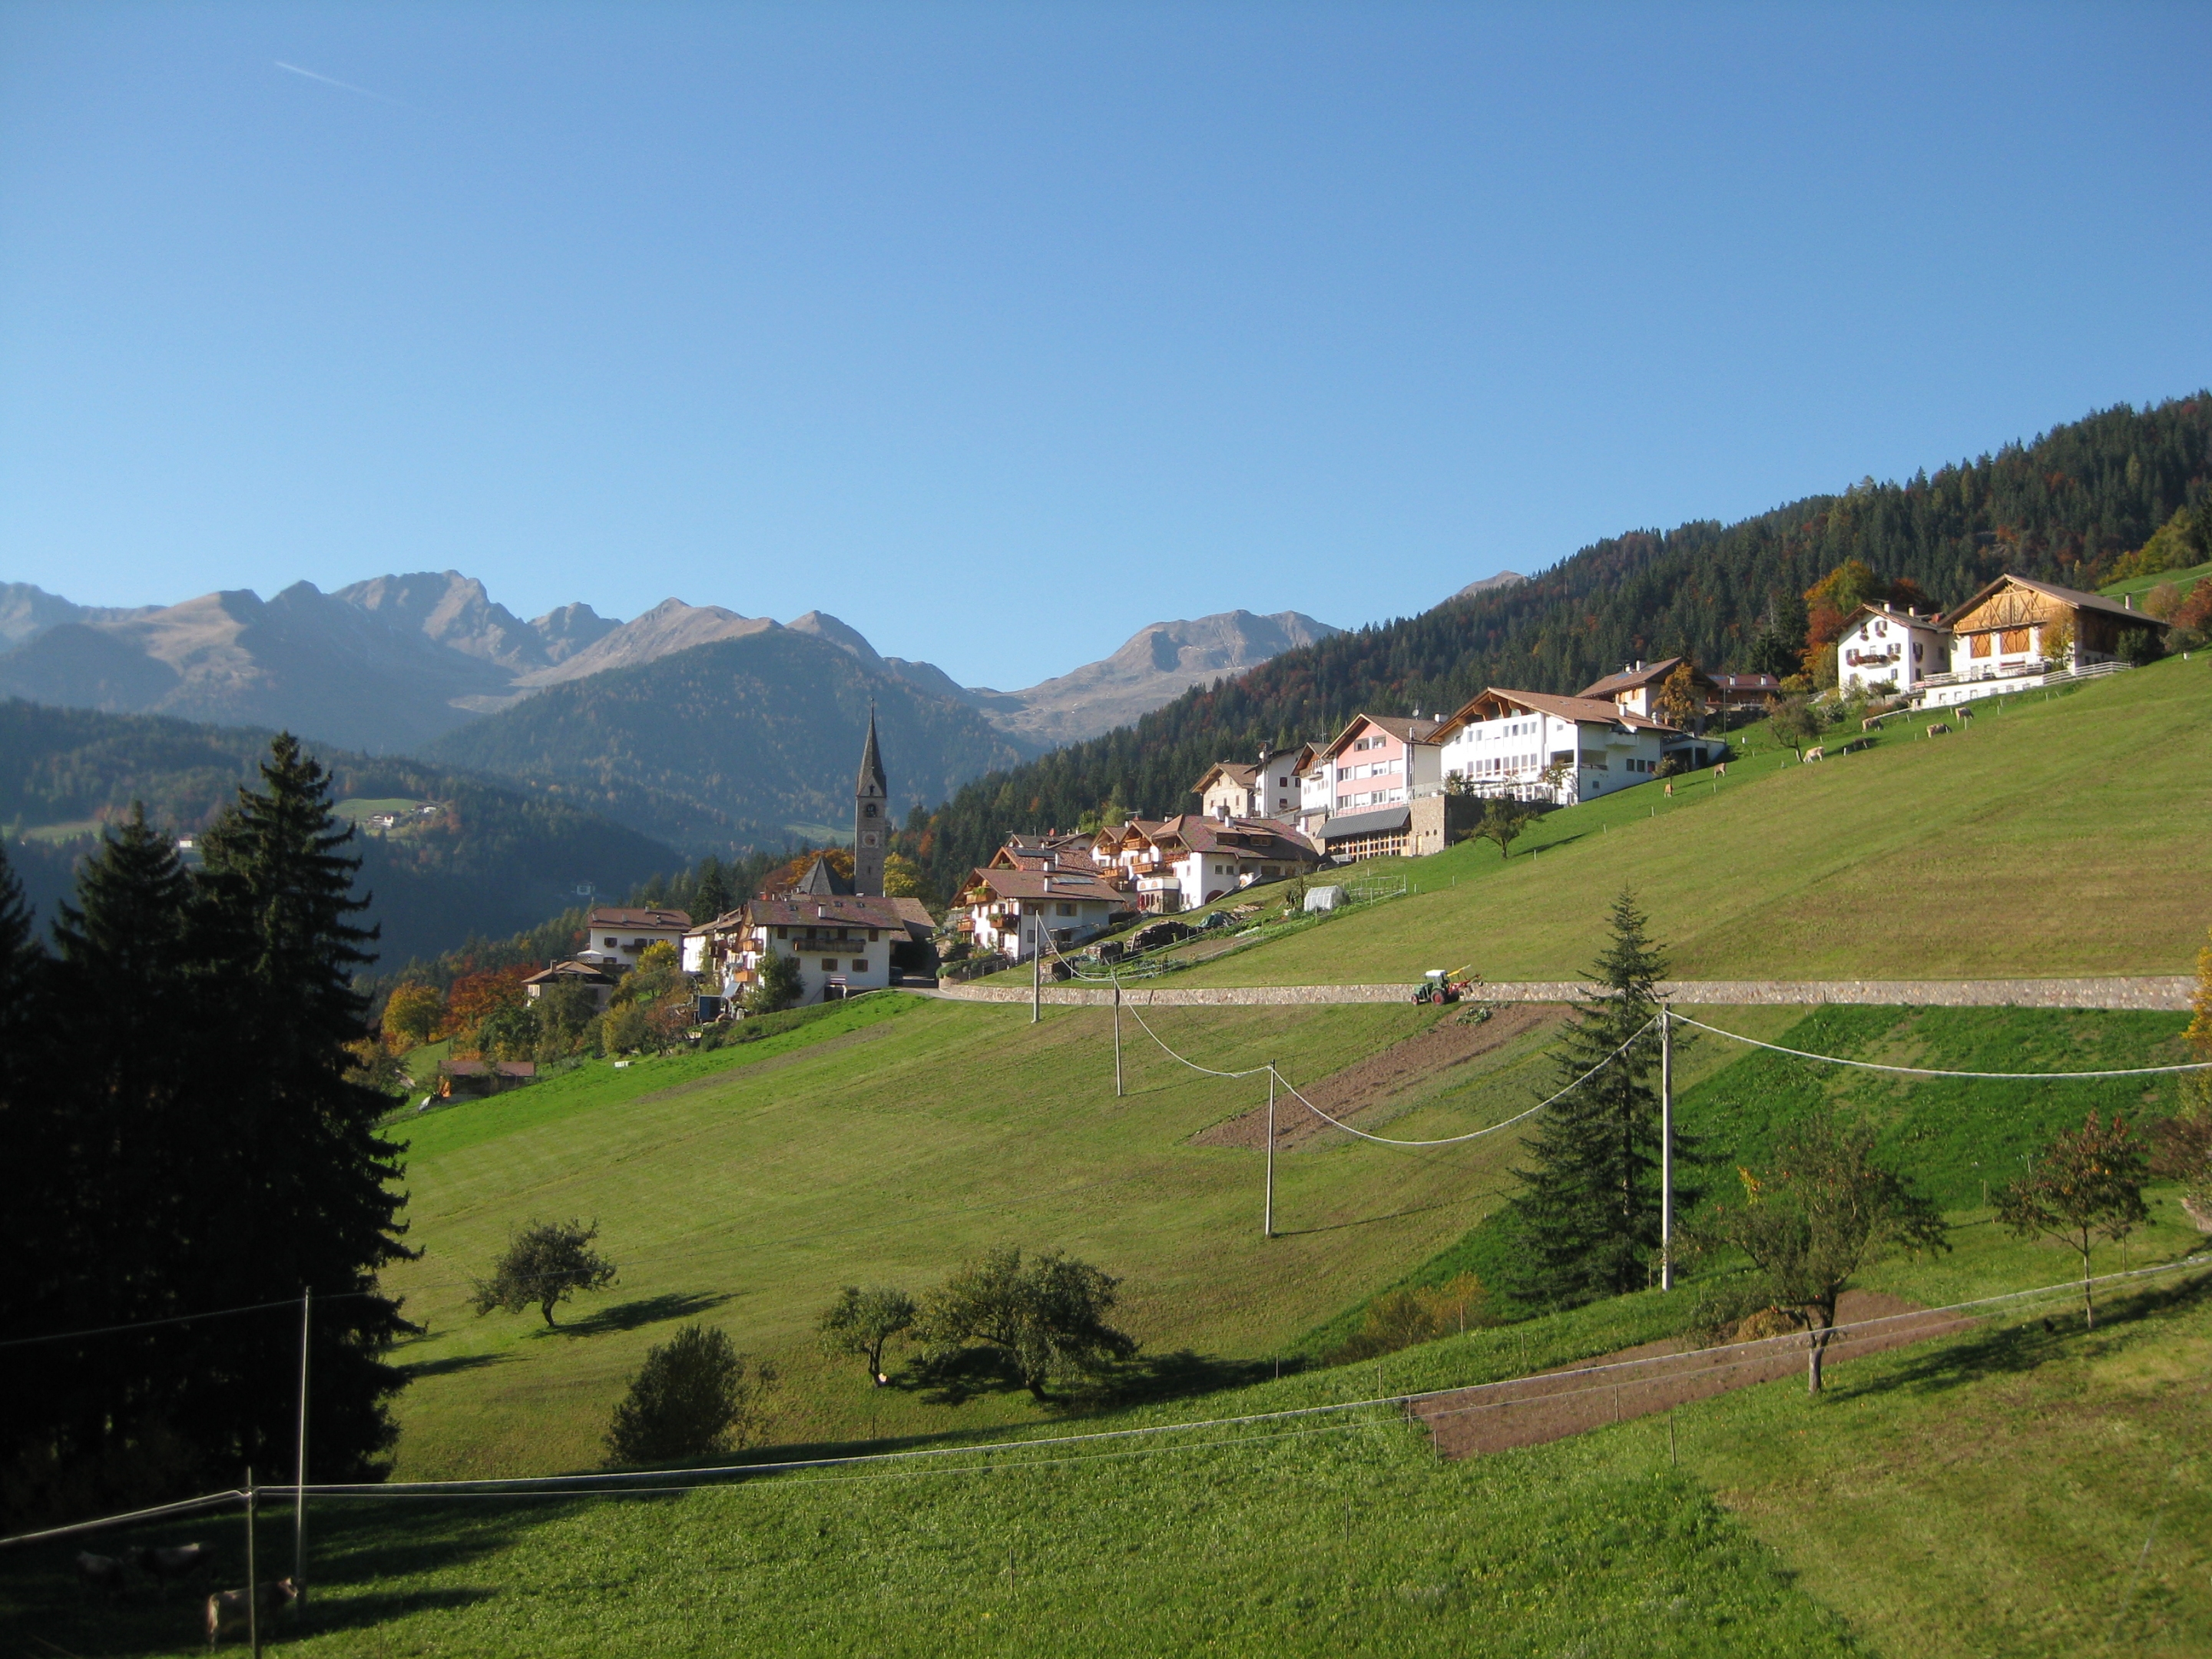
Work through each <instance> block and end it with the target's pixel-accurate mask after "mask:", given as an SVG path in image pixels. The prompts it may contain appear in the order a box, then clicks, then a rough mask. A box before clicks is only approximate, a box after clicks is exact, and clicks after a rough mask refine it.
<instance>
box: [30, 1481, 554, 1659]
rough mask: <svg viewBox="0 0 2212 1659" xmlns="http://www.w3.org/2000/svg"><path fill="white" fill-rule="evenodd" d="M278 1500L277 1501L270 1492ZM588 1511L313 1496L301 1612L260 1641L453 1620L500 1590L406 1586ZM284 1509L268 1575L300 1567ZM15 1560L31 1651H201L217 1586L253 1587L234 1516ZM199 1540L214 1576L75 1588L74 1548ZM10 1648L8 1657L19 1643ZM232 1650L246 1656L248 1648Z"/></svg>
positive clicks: (270, 1532) (44, 1548)
mask: <svg viewBox="0 0 2212 1659" xmlns="http://www.w3.org/2000/svg"><path fill="white" fill-rule="evenodd" d="M270 1496H271V1498H272V1499H273V1498H275V1496H276V1495H275V1494H274V1493H271V1494H270ZM579 1507H580V1505H579V1504H577V1503H576V1501H575V1500H574V1499H562V1500H557V1501H555V1500H545V1499H536V1500H531V1499H518V1500H513V1501H498V1500H495V1501H490V1502H486V1501H483V1500H474V1501H471V1502H467V1503H461V1502H455V1503H438V1502H435V1501H429V1502H419V1503H408V1504H394V1503H388V1502H383V1501H380V1500H376V1499H365V1500H359V1501H347V1500H343V1499H337V1498H315V1499H312V1500H311V1501H310V1503H309V1504H308V1511H307V1583H308V1596H307V1610H306V1613H305V1614H304V1615H303V1616H295V1615H294V1614H291V1613H281V1614H279V1615H277V1617H276V1620H275V1622H274V1624H273V1626H268V1627H264V1632H263V1635H264V1640H268V1639H270V1638H273V1639H274V1641H275V1642H276V1643H278V1644H283V1643H287V1642H290V1641H293V1640H295V1639H297V1638H300V1637H301V1636H307V1635H318V1634H322V1633H325V1632H334V1631H343V1630H362V1629H368V1628H373V1627H374V1626H378V1625H380V1624H383V1623H385V1622H386V1621H388V1620H395V1619H400V1618H404V1617H405V1616H407V1615H409V1614H410V1613H421V1612H424V1611H435V1610H455V1609H459V1608H462V1607H468V1606H471V1605H472V1604H474V1603H476V1602H478V1601H486V1600H489V1599H490V1598H491V1597H493V1596H495V1595H498V1594H500V1593H501V1582H500V1579H499V1578H498V1577H497V1576H495V1575H494V1574H491V1573H489V1572H487V1574H486V1575H485V1577H484V1582H483V1583H475V1584H451V1583H447V1584H438V1585H432V1584H426V1583H411V1584H410V1583H407V1582H406V1581H407V1580H409V1579H410V1578H413V1579H420V1578H422V1577H426V1576H428V1575H430V1574H434V1573H435V1574H451V1573H453V1572H454V1571H457V1570H465V1569H467V1568H469V1567H471V1566H472V1565H476V1564H477V1563H480V1562H486V1561H488V1560H489V1559H492V1558H495V1557H496V1556H498V1555H499V1554H501V1553H504V1552H505V1551H507V1550H509V1549H511V1548H513V1547H514V1546H515V1545H517V1544H518V1543H519V1542H520V1541H522V1540H523V1538H524V1537H525V1536H526V1534H527V1533H528V1532H530V1531H531V1530H532V1529H533V1528H537V1527H538V1526H541V1525H543V1524H545V1523H547V1522H553V1521H557V1520H558V1519H559V1518H561V1516H563V1515H564V1514H568V1513H571V1512H573V1511H574V1510H576V1509H577V1508H579ZM291 1530H292V1529H291V1520H290V1515H289V1507H288V1506H286V1505H285V1504H283V1503H282V1502H281V1501H272V1502H271V1504H270V1509H269V1510H268V1511H267V1512H265V1513H264V1517H263V1522H262V1526H261V1529H260V1547H261V1559H260V1568H261V1576H262V1577H264V1578H274V1577H278V1576H280V1575H282V1574H286V1573H289V1572H290V1571H292V1554H291V1547H290V1545H291ZM95 1538H96V1540H97V1541H92V1540H88V1539H86V1538H82V1537H76V1538H66V1539H58V1540H55V1541H52V1542H51V1543H50V1544H46V1545H41V1546H33V1547H28V1548H24V1549H21V1550H16V1551H10V1552H9V1553H7V1555H6V1557H5V1558H4V1559H0V1609H4V1611H3V1612H0V1621H4V1623H5V1625H6V1626H7V1628H8V1629H9V1631H10V1632H12V1633H13V1634H15V1636H16V1637H17V1638H21V1651H23V1652H24V1653H26V1654H33V1653H40V1654H43V1653H50V1652H51V1653H65V1654H94V1653H100V1654H107V1655H114V1656H125V1655H133V1656H135V1655H140V1654H145V1655H153V1654H173V1653H176V1652H179V1651H180V1650H193V1651H197V1650H198V1649H199V1647H200V1645H201V1644H202V1642H203V1641H204V1639H205V1635H204V1633H205V1630H206V1626H205V1624H204V1619H205V1614H204V1612H203V1607H204V1598H205V1595H206V1593H207V1589H208V1587H209V1586H210V1585H217V1586H221V1587H224V1588H228V1587H230V1586H232V1585H236V1584H240V1583H244V1582H245V1576H246V1547H245V1540H244V1528H243V1525H242V1523H241V1522H240V1519H239V1517H238V1516H237V1515H236V1514H235V1513H224V1514H219V1515H216V1514H210V1515H203V1516H189V1517H185V1518H183V1519H177V1518H171V1519H169V1520H167V1521H164V1522H155V1523H152V1524H149V1525H143V1526H139V1527H134V1528H128V1529H124V1530H118V1531H115V1532H112V1533H101V1534H95ZM185 1541H204V1542H205V1543H206V1544H208V1545H209V1546H210V1547H212V1548H213V1550H214V1551H215V1555H214V1559H213V1561H212V1563H211V1566H210V1571H209V1572H208V1573H207V1574H206V1575H205V1576H204V1577H203V1578H199V1579H195V1580H193V1581H191V1583H188V1584H185V1585H179V1586H175V1587H173V1588H172V1589H171V1593H170V1594H169V1595H167V1596H161V1595H157V1594H155V1592H154V1591H152V1590H150V1589H144V1588H136V1589H133V1591H132V1593H131V1595H129V1596H128V1597H126V1598H125V1599H124V1600H121V1601H110V1600H107V1599H106V1598H88V1597H87V1596H85V1595H83V1594H82V1592H81V1591H80V1590H79V1589H78V1588H77V1584H76V1573H75V1571H74V1567H73V1565H72V1561H73V1558H74V1556H75V1554H76V1551H78V1550H79V1549H84V1548H90V1549H93V1550H94V1551H96V1552H99V1553H107V1554H115V1553H122V1552H124V1551H125V1550H128V1549H129V1548H131V1547H132V1546H135V1545H141V1544H149V1545H155V1544H179V1543H183V1542H185ZM10 1650H11V1651H12V1650H13V1647H12V1645H11V1649H10ZM242 1650H243V1644H234V1645H233V1646H232V1647H230V1648H229V1649H228V1650H227V1651H232V1652H237V1651H242Z"/></svg>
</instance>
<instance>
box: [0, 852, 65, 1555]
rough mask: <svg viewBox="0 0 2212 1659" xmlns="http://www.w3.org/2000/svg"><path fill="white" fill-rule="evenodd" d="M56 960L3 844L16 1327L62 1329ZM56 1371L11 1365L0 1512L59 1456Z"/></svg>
mask: <svg viewBox="0 0 2212 1659" xmlns="http://www.w3.org/2000/svg"><path fill="white" fill-rule="evenodd" d="M48 967H49V964H48V963H47V961H46V956H45V953H44V952H43V951H40V948H39V943H38V939H37V935H36V934H35V933H34V932H33V926H32V918H31V911H30V907H29V906H28V905H27V904H26V903H25V902H23V889H22V885H21V883H20V882H18V881H17V880H16V878H15V871H14V870H13V869H12V868H11V867H9V862H8V854H7V851H6V848H4V847H0V1170H6V1171H7V1172H8V1196H7V1201H6V1202H5V1203H0V1249H4V1250H5V1251H6V1252H7V1257H6V1259H7V1261H8V1262H9V1271H8V1272H7V1273H0V1330H4V1331H6V1332H7V1333H9V1334H10V1335H15V1334H23V1335H31V1334H37V1333H39V1332H42V1331H46V1330H53V1329H60V1328H63V1327H61V1326H58V1325H56V1324H55V1323H54V1322H53V1319H54V1312H53V1310H54V1309H55V1307H56V1305H57V1304H58V1300H59V1298H58V1296H57V1295H56V1291H57V1289H58V1286H57V1284H56V1281H57V1279H58V1276H59V1273H60V1270H61V1267H62V1265H63V1262H64V1248H65V1244H64V1236H65V1232H66V1229H67V1225H68V1217H67V1211H66V1203H67V1200H68V1197H69V1188H68V1184H67V1182H66V1181H65V1180H64V1178H63V1176H62V1172H61V1171H60V1170H58V1167H57V1164H58V1153H59V1152H60V1151H61V1146H60V1141H59V1136H58V1127H59V1114H58V1113H57V1112H56V1110H55V1109H54V1087H53V1085H54V1083H55V1081H56V1079H55V1077H54V1074H53V1068H52V1063H51V1062H52V1057H53V1054H54V1048H53V1045H52V1042H51V1041H50V1039H49V1034H48V1031H47V1023H48V1016H49V1013H50V1012H51V1009H52V998H51V996H50V994H49V983H48V979H49V975H48ZM21 1352H23V1351H21V1350H19V1351H18V1354H19V1356H20V1355H21ZM50 1376H51V1372H50V1371H49V1370H47V1369H46V1367H44V1366H42V1365H39V1364H12V1365H10V1366H9V1396H10V1398H9V1409H8V1410H7V1411H6V1412H4V1413H0V1513H4V1515H5V1516H7V1517H8V1518H9V1520H13V1519H14V1518H15V1516H17V1515H18V1514H19V1513H35V1512H36V1511H35V1510H34V1509H33V1507H32V1506H30V1505H27V1504H25V1503H24V1502H23V1501H22V1500H23V1495H24V1492H25V1488H26V1483H27V1480H31V1479H32V1478H33V1476H34V1474H36V1473H37V1472H38V1470H39V1469H40V1468H41V1467H42V1466H43V1465H45V1464H46V1463H48V1462H50V1461H51V1459H50V1457H49V1456H48V1455H46V1453H45V1452H44V1451H43V1449H42V1448H43V1446H44V1443H45V1442H46V1439H47V1438H48V1434H47V1431H48V1428H49V1425H50V1424H51V1421H52V1408H53V1406H54V1403H55V1401H56V1400H57V1398H58V1390H55V1389H52V1388H51V1387H50V1386H49V1378H50Z"/></svg>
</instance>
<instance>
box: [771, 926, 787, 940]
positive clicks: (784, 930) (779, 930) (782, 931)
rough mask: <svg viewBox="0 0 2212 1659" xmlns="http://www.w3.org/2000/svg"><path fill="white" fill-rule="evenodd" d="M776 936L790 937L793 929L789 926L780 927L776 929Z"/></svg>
mask: <svg viewBox="0 0 2212 1659" xmlns="http://www.w3.org/2000/svg"><path fill="white" fill-rule="evenodd" d="M775 936H776V937H777V938H778V939H789V938H790V937H791V929H790V928H788V927H778V928H777V929H776V930H775Z"/></svg>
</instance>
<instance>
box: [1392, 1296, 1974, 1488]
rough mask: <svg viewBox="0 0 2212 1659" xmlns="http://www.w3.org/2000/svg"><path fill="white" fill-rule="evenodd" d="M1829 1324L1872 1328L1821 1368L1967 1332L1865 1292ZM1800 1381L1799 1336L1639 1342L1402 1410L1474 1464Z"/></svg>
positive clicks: (1846, 1338)
mask: <svg viewBox="0 0 2212 1659" xmlns="http://www.w3.org/2000/svg"><path fill="white" fill-rule="evenodd" d="M1836 1318H1837V1322H1838V1324H1839V1325H1844V1326H1849V1325H1856V1324H1859V1323H1861V1322H1863V1321H1868V1320H1877V1321H1880V1323H1877V1324H1874V1325H1871V1326H1869V1327H1867V1328H1863V1329H1859V1330H1846V1331H1844V1332H1843V1333H1842V1334H1840V1335H1838V1337H1837V1339H1836V1340H1834V1341H1832V1343H1831V1344H1830V1345H1829V1347H1828V1355H1827V1360H1826V1364H1827V1365H1830V1366H1832V1365H1835V1364H1839V1363H1844V1362H1848V1361H1850V1360H1852V1359H1856V1358H1858V1357H1859V1356H1861V1355H1862V1354H1871V1353H1881V1352H1885V1351H1887V1350H1888V1349H1891V1348H1902V1347H1906V1346H1911V1344H1913V1343H1915V1342H1924V1341H1926V1340H1928V1339H1929V1338H1930V1337H1934V1336H1944V1335H1948V1334H1950V1333H1952V1332H1954V1331H1963V1330H1966V1329H1968V1328H1971V1327H1972V1324H1973V1322H1972V1320H1970V1319H1961V1318H1960V1317H1959V1316H1957V1315H1955V1314H1946V1313H1931V1312H1929V1311H1927V1310H1924V1309H1922V1308H1921V1307H1919V1306H1918V1305H1917V1304H1914V1303H1911V1302H1905V1301H1902V1300H1900V1299H1899V1298H1898V1297H1893V1296H1882V1295H1880V1294H1878V1293H1876V1292H1874V1291H1844V1297H1843V1301H1842V1303H1841V1304H1840V1305H1839V1306H1838V1309H1837V1310H1836ZM1804 1375H1805V1338H1804V1336H1803V1335H1802V1334H1791V1335H1787V1336H1771V1337H1767V1338H1765V1339H1763V1340H1759V1341H1756V1342H1732V1343H1729V1344H1727V1345H1725V1346H1721V1347H1717V1348H1692V1349H1685V1348H1684V1346H1683V1345H1682V1344H1681V1343H1680V1342H1679V1341H1668V1342H1648V1343H1645V1344H1644V1345H1643V1346H1640V1347H1635V1348H1624V1349H1622V1350H1621V1351H1620V1352H1619V1353H1610V1354H1606V1355H1604V1356H1603V1357H1601V1358H1596V1359H1586V1360H1584V1361H1583V1362H1582V1363H1581V1364H1577V1365H1573V1366H1569V1367H1566V1368H1565V1369H1563V1370H1555V1371H1542V1372H1539V1373H1538V1374H1536V1375H1535V1376H1522V1377H1516V1378H1513V1379H1512V1380H1511V1381H1510V1382H1504V1383H1485V1384H1484V1385H1482V1386H1481V1387H1480V1388H1474V1389H1457V1390H1455V1391H1454V1392H1453V1393H1450V1394H1442V1395H1431V1396H1429V1397H1427V1398H1425V1399H1422V1400H1418V1401H1414V1402H1413V1404H1412V1406H1411V1407H1409V1409H1410V1411H1411V1413H1412V1414H1413V1416H1414V1417H1416V1418H1419V1419H1420V1420H1421V1421H1422V1422H1424V1423H1425V1424H1427V1425H1428V1427H1429V1432H1430V1434H1431V1437H1433V1438H1434V1439H1435V1441H1436V1446H1437V1453H1438V1454H1439V1455H1442V1456H1444V1457H1473V1456H1475V1455H1479V1454H1480V1453H1483V1452H1496V1451H1506V1450H1509V1449H1511V1448H1513V1447H1515V1446H1540V1445H1542V1444H1543V1443H1545V1442H1547V1441H1551V1440H1563V1439H1565V1437H1567V1436H1569V1435H1571V1434H1582V1433H1583V1432H1585V1431H1588V1430H1590V1429H1595V1428H1600V1427H1602V1426H1603V1425H1606V1424H1607V1423H1619V1422H1624V1421H1626V1419H1629V1418H1632V1417H1646V1416H1649V1415H1650V1414H1651V1413H1654V1412H1663V1411H1666V1410H1668V1408H1669V1407H1674V1406H1680V1405H1684V1404H1686V1403H1687V1402H1689V1401H1692V1400H1707V1399H1710V1398H1711V1397H1712V1396H1713V1395H1717V1394H1725V1393H1727V1392H1728V1391H1729V1390H1730V1389H1744V1388H1749V1387H1750V1386H1751V1385H1752V1384H1753V1383H1771V1382H1774V1381H1775V1380H1776V1379H1778V1378H1780V1377H1785V1376H1795V1377H1802V1376H1804Z"/></svg>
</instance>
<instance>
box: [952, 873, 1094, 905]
mask: <svg viewBox="0 0 2212 1659" xmlns="http://www.w3.org/2000/svg"><path fill="white" fill-rule="evenodd" d="M982 886H987V887H989V888H990V890H992V892H994V893H995V894H996V895H998V896H999V897H1000V898H1002V899H1008V898H1010V899H1103V900H1105V901H1106V902H1109V903H1113V902H1117V901H1119V900H1120V899H1121V893H1120V892H1118V891H1116V890H1115V889H1113V888H1111V887H1109V886H1108V885H1107V884H1105V883H1104V882H1103V881H1101V880H1099V879H1098V878H1097V877H1096V876H1093V875H1068V874H1062V873H1059V872H1048V871H1043V870H1000V869H991V870H978V871H976V872H975V874H974V875H973V876H972V877H970V878H969V882H968V884H967V887H966V888H965V889H964V890H963V893H962V896H963V899H964V898H966V897H967V895H968V894H969V893H972V892H974V891H975V890H976V889H977V888H978V887H982ZM968 902H970V903H973V902H975V901H974V900H972V899H969V900H968Z"/></svg>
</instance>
